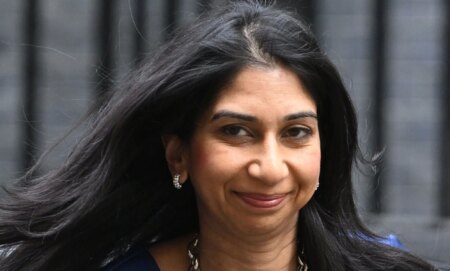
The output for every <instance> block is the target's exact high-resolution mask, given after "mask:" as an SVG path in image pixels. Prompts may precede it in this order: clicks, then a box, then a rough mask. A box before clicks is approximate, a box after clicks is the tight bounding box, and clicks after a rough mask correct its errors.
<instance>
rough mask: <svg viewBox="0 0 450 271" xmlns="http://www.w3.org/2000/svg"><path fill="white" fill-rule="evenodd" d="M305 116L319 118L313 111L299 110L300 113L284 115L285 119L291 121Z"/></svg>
mask: <svg viewBox="0 0 450 271" xmlns="http://www.w3.org/2000/svg"><path fill="white" fill-rule="evenodd" d="M303 118H315V119H317V114H316V113H314V112H312V111H304V112H298V113H294V114H290V115H287V116H286V117H284V120H285V121H289V120H296V119H303Z"/></svg>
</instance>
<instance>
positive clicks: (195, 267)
mask: <svg viewBox="0 0 450 271" xmlns="http://www.w3.org/2000/svg"><path fill="white" fill-rule="evenodd" d="M199 252H200V251H199V248H198V235H196V236H195V237H194V239H192V241H191V242H190V243H189V245H188V248H187V253H188V257H189V260H190V263H189V268H188V271H201V270H200V266H199V263H198V258H199ZM302 255H303V252H302ZM297 261H298V267H297V271H308V265H307V264H306V263H304V262H303V261H302V259H301V258H300V256H297Z"/></svg>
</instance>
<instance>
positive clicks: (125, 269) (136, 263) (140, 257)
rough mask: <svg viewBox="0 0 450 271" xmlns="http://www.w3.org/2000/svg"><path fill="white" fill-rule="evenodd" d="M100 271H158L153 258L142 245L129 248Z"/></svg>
mask: <svg viewBox="0 0 450 271" xmlns="http://www.w3.org/2000/svg"><path fill="white" fill-rule="evenodd" d="M101 271H160V269H159V267H158V265H157V264H156V262H155V260H154V258H153V257H152V255H151V254H150V253H149V251H148V250H147V249H145V248H143V247H139V248H135V249H131V250H130V251H129V252H128V253H126V254H125V255H123V256H122V257H120V258H118V259H116V260H114V261H113V262H111V263H109V264H108V265H107V266H105V267H104V268H102V269H101Z"/></svg>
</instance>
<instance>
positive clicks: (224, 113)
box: [211, 110, 257, 121]
mask: <svg viewBox="0 0 450 271" xmlns="http://www.w3.org/2000/svg"><path fill="white" fill-rule="evenodd" d="M221 118H232V119H240V120H244V121H256V120H257V118H256V117H255V116H251V115H246V114H242V113H237V112H232V111H227V110H222V111H219V112H217V113H215V114H214V115H213V116H212V118H211V121H215V120H218V119H221Z"/></svg>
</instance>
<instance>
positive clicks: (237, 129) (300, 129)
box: [221, 124, 312, 140]
mask: <svg viewBox="0 0 450 271" xmlns="http://www.w3.org/2000/svg"><path fill="white" fill-rule="evenodd" d="M233 130H234V131H233ZM294 130H295V132H296V135H294V136H292V135H289V132H292V131H294ZM221 131H222V133H223V134H225V135H227V136H232V137H242V136H245V137H252V136H253V134H252V133H251V132H250V131H249V130H248V129H246V128H245V127H243V126H240V125H236V124H230V125H225V126H224V127H222V129H221ZM241 132H244V133H245V134H241V135H240V134H239V133H241ZM298 134H302V135H301V136H300V137H299V136H298ZM311 134H312V130H311V129H310V128H307V127H305V126H290V127H288V128H287V129H285V130H284V131H283V133H282V137H283V138H294V139H296V140H303V139H305V138H306V137H308V136H310V135H311ZM285 135H286V136H285Z"/></svg>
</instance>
